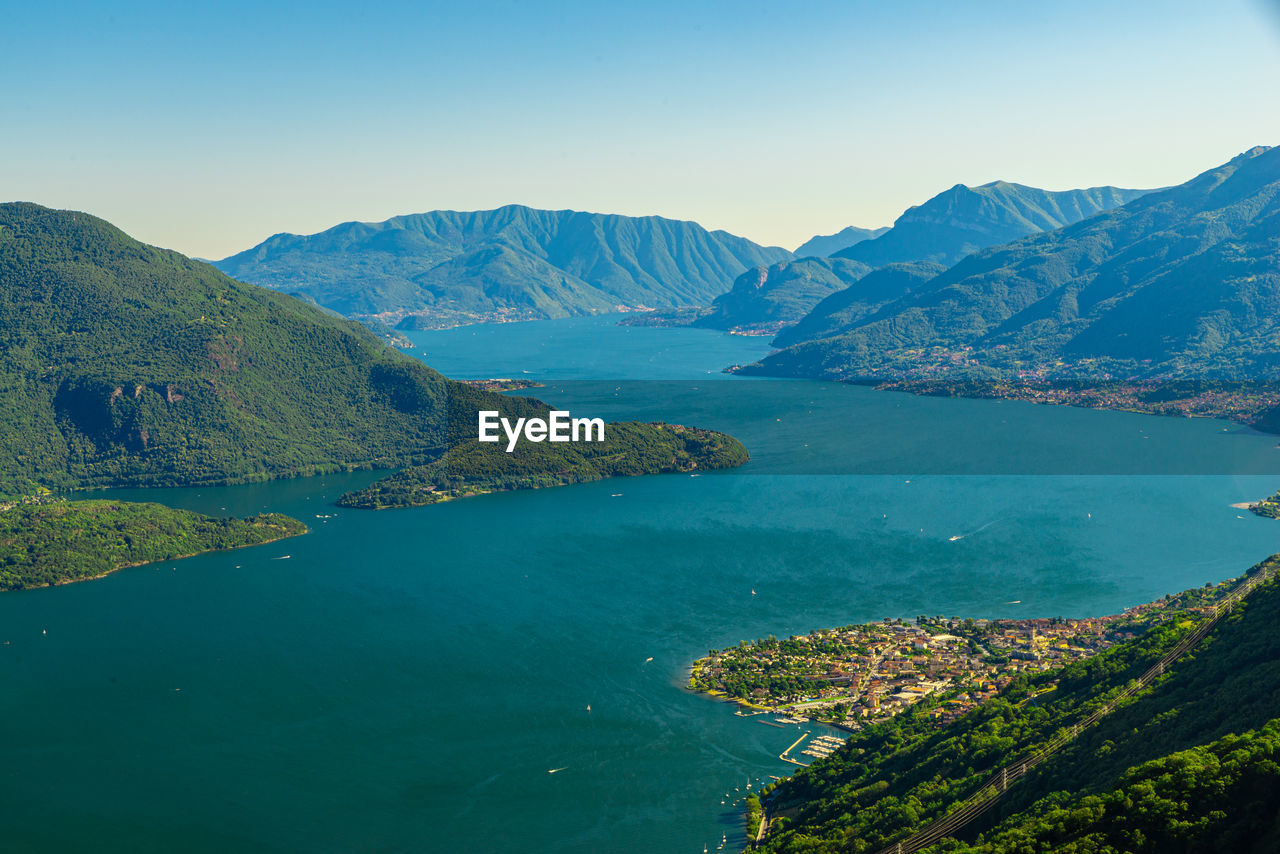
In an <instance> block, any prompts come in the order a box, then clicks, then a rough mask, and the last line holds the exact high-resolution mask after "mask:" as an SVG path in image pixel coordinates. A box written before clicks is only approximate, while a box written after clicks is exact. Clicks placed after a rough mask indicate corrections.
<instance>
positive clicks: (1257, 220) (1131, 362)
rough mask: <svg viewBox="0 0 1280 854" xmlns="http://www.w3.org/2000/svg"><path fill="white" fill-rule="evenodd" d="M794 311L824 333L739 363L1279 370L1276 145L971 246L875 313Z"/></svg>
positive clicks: (818, 368)
mask: <svg viewBox="0 0 1280 854" xmlns="http://www.w3.org/2000/svg"><path fill="white" fill-rule="evenodd" d="M881 239H883V238H881ZM854 248H855V249H856V248H857V247H854ZM855 289H856V286H855ZM801 324H802V328H804V329H807V330H809V334H813V335H819V336H825V337H820V338H817V339H816V340H810V341H806V342H803V343H793V344H792V345H791V346H789V347H787V348H786V349H784V350H782V351H780V352H778V353H775V354H773V355H771V356H769V357H768V358H766V359H764V360H763V361H762V362H760V363H758V364H757V365H755V366H750V367H749V368H747V369H745V370H746V371H747V372H750V373H765V374H773V375H786V376H810V377H829V378H842V379H859V380H867V379H886V378H900V377H903V376H908V377H910V376H924V375H928V376H931V377H938V376H953V377H956V378H958V379H964V378H969V379H973V378H978V379H981V378H987V379H994V378H1005V379H1008V378H1018V379H1024V380H1037V381H1086V382H1097V381H1113V380H1123V381H1164V382H1167V381H1188V380H1190V381H1215V382H1253V383H1256V382H1271V381H1275V380H1277V379H1280V149H1274V148H1266V147H1258V148H1254V149H1251V150H1249V151H1247V152H1245V153H1243V154H1241V155H1239V156H1238V157H1236V158H1234V159H1232V160H1231V161H1229V162H1228V163H1226V164H1223V165H1222V166H1219V167H1217V168H1214V169H1210V170H1209V171H1207V172H1204V173H1203V174H1201V175H1199V176H1197V177H1195V178H1193V179H1192V180H1190V181H1188V182H1187V183H1185V184H1182V185H1179V186H1176V187H1171V188H1168V189H1165V190H1160V191H1156V192H1152V193H1149V194H1147V195H1144V196H1141V197H1140V198H1137V199H1134V200H1132V201H1130V202H1128V203H1127V204H1125V205H1123V206H1121V207H1119V208H1116V209H1114V210H1111V211H1108V212H1104V213H1100V214H1097V215H1095V216H1093V217H1090V218H1089V219H1086V220H1083V221H1081V222H1078V223H1076V224H1074V225H1070V226H1067V227H1065V228H1059V229H1056V230H1054V231H1049V232H1042V233H1040V234H1035V235H1032V236H1030V237H1026V238H1024V239H1022V240H1018V241H1015V242H1013V243H1009V244H1006V245H1003V246H998V247H992V248H989V249H986V250H983V251H981V252H979V253H976V254H974V255H970V256H968V257H967V258H965V259H964V260H962V261H960V262H959V263H957V264H955V266H953V267H951V268H949V269H947V270H946V271H945V272H942V273H939V274H938V275H936V276H935V277H933V278H932V279H929V280H928V281H927V282H924V283H920V282H914V283H913V284H912V289H911V292H910V293H907V294H905V295H903V296H901V297H900V298H898V299H896V300H894V301H892V302H889V303H887V304H885V305H882V306H881V307H879V308H878V309H877V310H875V311H873V312H871V313H869V314H865V313H864V314H860V315H859V314H856V313H855V314H851V315H850V316H849V317H848V318H847V319H845V320H844V321H843V322H842V321H840V319H838V318H837V321H836V322H821V321H819V319H817V318H814V319H809V318H806V319H805V320H803V321H802V322H801ZM799 334H800V333H795V334H793V335H792V336H790V337H789V338H788V339H787V340H788V341H791V340H793V339H795V338H796V337H798V335H799ZM780 343H783V342H780Z"/></svg>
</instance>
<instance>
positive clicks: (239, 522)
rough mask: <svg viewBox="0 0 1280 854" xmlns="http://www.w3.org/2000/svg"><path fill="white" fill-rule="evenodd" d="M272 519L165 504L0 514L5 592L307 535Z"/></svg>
mask: <svg viewBox="0 0 1280 854" xmlns="http://www.w3.org/2000/svg"><path fill="white" fill-rule="evenodd" d="M306 530H307V529H306V526H305V525H303V524H302V523H301V522H299V521H298V520H297V519H292V518H290V517H288V516H282V515H280V514H279V513H267V514H264V515H261V516H253V517H251V518H248V519H215V518H212V517H210V516H204V515H201V514H199V513H192V512H190V511H187V510H174V509H172V508H169V507H165V506H164V505H161V504H139V503H134V502H125V501H104V500H93V501H61V500H52V499H50V500H43V501H41V502H39V503H26V504H17V505H16V506H12V507H9V508H8V509H6V510H0V590H20V589H23V588H26V587H43V586H46V585H50V584H64V583H66V582H69V581H81V580H84V579H88V578H96V577H98V576H100V575H103V574H105V573H108V572H112V571H114V570H117V569H122V568H124V567H126V566H136V565H138V564H143V563H151V562H152V561H158V560H173V559H175V558H180V557H189V556H191V555H195V554H200V553H201V552H207V551H214V550H218V549H233V548H238V547H240V546H254V545H259V544H261V543H269V542H272V541H273V540H279V539H282V538H284V537H294V536H297V535H299V534H302V533H305V532H306Z"/></svg>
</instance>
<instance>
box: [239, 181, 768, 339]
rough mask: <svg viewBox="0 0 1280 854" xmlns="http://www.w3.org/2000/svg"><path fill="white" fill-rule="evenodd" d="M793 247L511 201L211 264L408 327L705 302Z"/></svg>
mask: <svg viewBox="0 0 1280 854" xmlns="http://www.w3.org/2000/svg"><path fill="white" fill-rule="evenodd" d="M790 257H792V256H791V253H790V252H787V251H786V250H785V249H779V248H777V247H762V246H757V245H756V244H754V243H752V242H751V241H749V240H745V239H743V238H741V237H735V236H733V235H731V234H728V233H727V232H723V231H707V230H706V229H704V228H702V227H701V226H699V225H698V224H696V223H693V222H685V221H678V220H670V219H663V218H661V217H652V216H651V217H626V216H609V215H603V214H593V213H583V212H579V211H545V210H536V209H533V208H527V207H523V206H520V205H508V206H506V207H502V208H498V209H496V210H491V211H470V212H460V211H431V212H429V213H423V214H414V215H411V216H399V217H395V218H393V219H389V220H386V221H385V222H378V223H359V222H350V223H344V224H342V225H338V226H334V227H333V228H331V229H329V230H327V231H323V232H320V233H319V234H313V235H308V236H300V235H295V234H277V235H275V236H274V237H271V238H270V239H268V240H266V241H264V242H263V243H261V244H259V245H258V246H255V247H254V248H252V249H249V250H246V251H245V252H241V253H239V254H238V255H233V256H231V257H230V258H225V259H223V260H222V261H218V262H216V265H217V266H218V268H219V269H221V270H223V271H225V272H226V273H229V274H230V275H232V276H235V277H236V278H238V279H242V280H244V281H247V282H253V283H254V284H258V285H264V286H266V287H270V288H275V289H278V290H283V291H288V292H295V291H296V292H298V293H300V294H303V295H305V296H307V297H309V298H312V299H314V300H315V301H316V302H317V303H318V304H320V305H322V306H326V307H327V308H331V309H333V310H335V311H339V312H341V313H343V314H346V315H360V316H363V315H373V314H384V313H391V314H392V315H396V316H403V317H404V318H405V320H404V322H405V323H406V324H407V325H406V328H413V327H414V326H423V327H427V326H432V325H439V324H441V323H469V322H478V321H482V320H495V319H504V320H512V319H535V318H551V317H567V316H570V315H580V314H594V313H599V312H607V311H618V310H620V309H621V308H624V307H639V306H647V307H651V308H664V307H674V306H686V305H706V304H707V303H709V302H711V300H712V299H714V298H715V297H716V296H718V295H719V294H721V293H722V292H724V291H725V290H727V289H728V288H729V286H730V284H731V283H732V282H733V280H734V278H735V277H736V276H738V275H739V274H740V273H742V272H743V270H746V269H747V268H749V267H755V266H758V265H768V264H772V263H775V262H777V261H780V260H783V259H786V258H790Z"/></svg>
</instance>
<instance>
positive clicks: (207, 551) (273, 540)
mask: <svg viewBox="0 0 1280 854" xmlns="http://www.w3.org/2000/svg"><path fill="white" fill-rule="evenodd" d="M309 533H311V528H309V527H306V526H304V528H303V530H301V531H299V532H298V533H296V534H281V535H280V536H278V537H273V538H271V539H269V540H263V541H262V542H260V543H244V544H242V545H238V546H229V547H228V548H225V549H205V550H204V551H202V552H192V553H191V554H185V555H178V556H176V557H166V558H159V559H157V560H144V561H138V562H136V563H126V564H122V565H120V566H116V567H112V568H111V569H108V570H107V571H105V572H100V573H98V574H97V575H82V576H79V577H77V578H60V579H58V580H57V581H55V582H53V583H52V584H36V585H32V586H30V587H15V588H12V589H0V596H3V595H4V594H6V593H22V592H24V591H27V590H42V589H45V588H49V587H65V586H67V585H68V584H79V583H81V582H82V581H97V580H98V579H99V578H106V577H107V576H108V575H114V574H115V573H117V572H120V571H121V570H124V569H137V568H138V567H140V566H150V565H151V564H153V563H168V562H169V561H171V560H173V561H178V560H187V559H189V558H193V557H200V555H207V554H216V553H219V552H234V551H238V550H239V549H252V548H256V547H258V546H266V545H270V544H271V543H278V542H280V541H281V540H289V539H292V538H294V537H301V536H303V535H304V534H309Z"/></svg>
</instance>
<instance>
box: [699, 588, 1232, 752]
mask: <svg viewBox="0 0 1280 854" xmlns="http://www.w3.org/2000/svg"><path fill="white" fill-rule="evenodd" d="M1237 581H1238V579H1229V580H1227V581H1223V582H1221V583H1219V584H1206V585H1205V586H1204V587H1200V588H1195V589H1192V590H1188V591H1184V592H1183V593H1179V594H1176V595H1169V596H1165V597H1164V598H1163V599H1159V600H1157V601H1155V602H1149V603H1146V604H1142V605H1137V606H1134V607H1133V608H1130V609H1128V610H1126V611H1124V612H1123V613H1121V614H1114V615H1110V616H1105V617H1090V618H1083V619H1068V618H1063V617H1041V618H1034V619H1017V620H1015V619H996V620H975V619H969V618H966V619H957V618H949V617H941V616H939V617H929V616H924V615H921V616H918V617H917V618H916V619H915V620H910V621H908V620H903V619H891V618H888V617H886V618H885V619H883V620H882V621H880V622H876V623H867V624H863V625H849V626H844V627H842V628H834V629H819V630H815V631H813V632H810V633H809V634H808V635H801V636H796V637H791V638H788V639H786V640H779V639H777V638H775V637H773V636H770V637H768V638H764V639H762V640H757V641H755V642H754V643H751V642H748V641H742V642H740V643H739V644H738V645H737V646H734V647H729V648H727V649H723V650H712V651H711V652H710V653H709V654H708V655H707V656H706V657H705V658H702V659H699V660H698V661H697V662H695V663H694V665H693V669H692V671H691V673H690V677H689V687H690V688H691V689H692V690H695V691H700V692H703V693H706V694H709V695H711V696H716V697H724V698H726V699H729V700H732V701H734V702H736V703H738V704H739V705H740V706H742V707H743V713H747V712H748V711H749V712H754V713H759V714H765V713H772V714H775V715H779V716H780V717H778V718H777V721H778V722H780V723H783V724H792V723H802V722H803V721H804V720H806V719H812V720H817V721H822V722H824V723H830V724H834V725H836V726H839V727H842V728H844V729H847V730H857V729H860V728H862V727H864V726H867V725H869V724H872V723H876V722H878V721H881V720H885V719H887V718H890V717H892V716H894V715H896V714H898V713H899V712H901V711H903V710H904V709H907V708H910V707H912V706H914V705H915V704H917V703H919V702H921V701H922V700H925V699H926V698H932V699H933V700H935V701H936V702H934V703H931V705H930V712H929V714H930V715H931V716H932V717H933V718H934V720H935V721H936V722H937V723H938V725H939V726H942V725H945V724H947V723H950V722H951V721H953V720H955V719H956V718H959V717H960V716H961V715H964V714H965V713H966V712H968V711H970V710H971V709H973V708H974V707H975V706H977V705H978V704H979V703H982V702H984V701H985V700H988V699H990V698H991V697H994V696H995V695H996V694H997V693H998V692H999V691H1000V690H1001V689H1002V688H1004V687H1005V686H1007V685H1008V684H1009V683H1011V682H1012V681H1013V680H1015V679H1017V678H1018V677H1019V676H1022V675H1025V674H1032V673H1039V672H1041V671H1045V670H1050V669H1053V668H1057V667H1062V666H1064V665H1066V664H1070V663H1071V662H1073V661H1078V660H1080V659H1083V658H1088V657H1090V656H1093V655H1097V654H1098V653H1099V652H1101V651H1103V650H1105V649H1107V648H1108V647H1110V646H1113V645H1115V644H1117V643H1120V642H1122V641H1125V640H1129V639H1131V638H1133V637H1136V636H1138V635H1140V634H1142V633H1143V632H1144V631H1146V630H1147V629H1148V628H1149V627H1150V626H1152V625H1153V624H1155V623H1158V622H1161V621H1163V620H1168V619H1174V618H1176V617H1179V616H1186V615H1188V614H1207V613H1209V612H1211V611H1212V610H1213V606H1214V605H1215V604H1216V603H1217V602H1218V601H1219V600H1220V599H1222V598H1223V597H1224V596H1226V595H1227V594H1228V593H1229V592H1230V591H1231V589H1232V588H1233V587H1234V586H1235V584H1236V582H1237ZM1045 690H1052V688H1048V689H1045Z"/></svg>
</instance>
